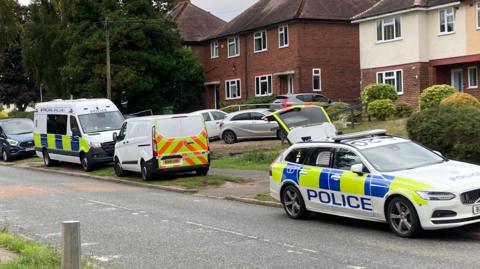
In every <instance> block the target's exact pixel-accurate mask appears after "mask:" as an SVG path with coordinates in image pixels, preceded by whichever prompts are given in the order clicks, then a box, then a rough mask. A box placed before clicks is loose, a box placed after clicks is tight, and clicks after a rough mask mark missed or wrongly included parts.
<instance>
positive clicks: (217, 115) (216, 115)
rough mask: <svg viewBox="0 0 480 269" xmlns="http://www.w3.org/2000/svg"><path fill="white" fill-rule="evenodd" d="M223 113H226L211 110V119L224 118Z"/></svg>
mask: <svg viewBox="0 0 480 269" xmlns="http://www.w3.org/2000/svg"><path fill="white" fill-rule="evenodd" d="M225 115H226V114H223V113H220V112H218V111H212V116H213V119H214V120H224V119H225Z"/></svg>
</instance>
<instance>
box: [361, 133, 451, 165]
mask: <svg viewBox="0 0 480 269" xmlns="http://www.w3.org/2000/svg"><path fill="white" fill-rule="evenodd" d="M361 153H362V155H363V156H364V157H365V158H366V159H367V160H368V162H369V163H370V164H371V165H373V167H375V169H376V170H377V171H379V172H394V171H401V170H408V169H414V168H419V167H424V166H429V165H433V164H437V163H442V162H444V161H445V159H444V158H443V157H441V156H439V155H437V154H435V153H434V152H432V151H430V150H428V149H426V148H424V147H422V146H420V145H418V144H416V143H413V142H410V141H408V142H402V143H395V144H390V145H384V146H379V147H374V148H369V149H364V150H361Z"/></svg>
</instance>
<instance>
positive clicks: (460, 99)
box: [440, 92, 480, 108]
mask: <svg viewBox="0 0 480 269" xmlns="http://www.w3.org/2000/svg"><path fill="white" fill-rule="evenodd" d="M440 104H441V105H445V106H455V107H463V106H472V107H477V108H480V102H479V101H478V99H477V98H475V97H474V96H472V95H470V94H468V93H461V92H457V93H454V94H452V95H450V96H449V97H447V98H445V99H443V100H442V102H441V103H440Z"/></svg>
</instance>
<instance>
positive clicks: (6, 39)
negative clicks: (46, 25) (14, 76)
mask: <svg viewBox="0 0 480 269" xmlns="http://www.w3.org/2000/svg"><path fill="white" fill-rule="evenodd" d="M19 11H20V5H19V4H18V3H17V1H15V0H2V1H0V33H1V34H0V52H1V51H3V50H4V49H6V48H7V47H8V46H9V44H11V43H12V42H13V43H14V42H16V41H17V40H18V38H19V36H20V32H21V25H20V23H21V22H20V21H19V19H18V13H19Z"/></svg>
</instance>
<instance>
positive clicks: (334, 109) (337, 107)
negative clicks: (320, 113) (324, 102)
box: [325, 102, 350, 120]
mask: <svg viewBox="0 0 480 269" xmlns="http://www.w3.org/2000/svg"><path fill="white" fill-rule="evenodd" d="M349 107H350V105H349V104H347V103H342V102H338V103H333V104H331V105H330V106H328V107H327V108H326V109H325V111H326V112H327V114H328V115H330V117H331V118H332V120H335V119H336V118H338V115H334V116H333V117H332V115H333V114H335V113H338V112H340V111H343V110H345V109H347V108H349ZM334 118H335V119H334Z"/></svg>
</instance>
